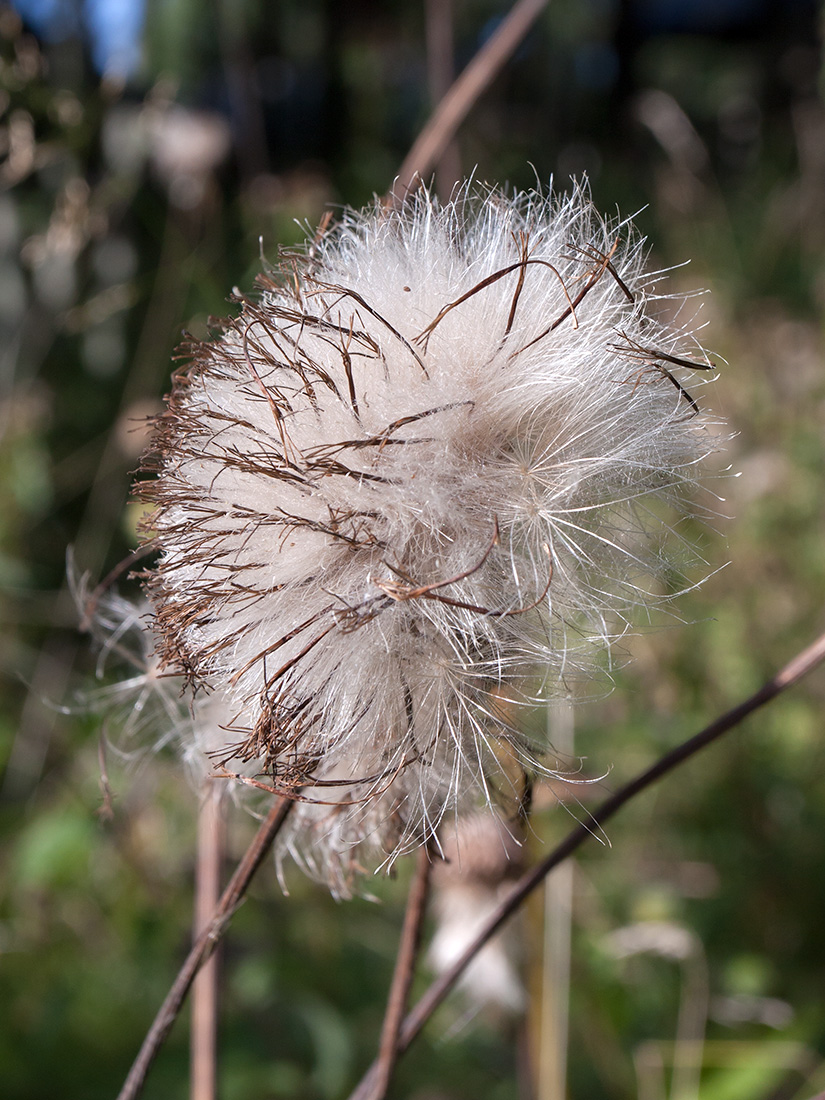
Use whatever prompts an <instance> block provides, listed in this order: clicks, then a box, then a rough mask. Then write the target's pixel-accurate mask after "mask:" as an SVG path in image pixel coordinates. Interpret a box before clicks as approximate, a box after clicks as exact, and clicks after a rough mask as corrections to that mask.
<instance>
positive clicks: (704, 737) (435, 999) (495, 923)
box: [350, 634, 825, 1100]
mask: <svg viewBox="0 0 825 1100" xmlns="http://www.w3.org/2000/svg"><path fill="white" fill-rule="evenodd" d="M823 661H825V634H822V635H820V637H819V638H818V639H817V640H816V641H815V642H813V644H812V645H810V646H808V647H807V648H806V649H804V650H802V652H801V653H798V654H797V655H796V657H794V658H793V659H792V660H791V661H789V662H788V664H786V665H785V666H784V668H782V669H781V670H780V671H779V672H778V673H777V674H776V675H775V676H774V677H772V678H771V679H770V680H768V681H767V683H765V684H763V686H762V687H761V688H760V689H759V690H758V691H757V692H755V693H754V694H753V695H751V696H750V697H749V698H748V699H745V700H744V702H742V703H739V704H738V706H735V707H733V708H732V709H731V710H729V711H727V712H726V713H725V714H723V715H721V716H720V717H719V718H717V719H716V720H715V721H714V722H711V723H710V725H708V726H706V727H705V728H704V729H703V730H701V731H700V732H699V733H697V734H695V735H694V736H693V737H691V738H689V739H688V740H687V741H685V742H683V743H682V744H681V745H678V746H677V747H676V748H675V749H672V750H671V751H670V752H668V753H665V755H664V756H663V757H661V759H659V760H658V761H657V762H656V763H655V764H653V765H652V767H650V768H648V769H647V770H646V771H644V772H642V773H641V774H640V775H637V776H636V778H635V779H632V780H631V781H630V782H629V783H626V784H625V786H624V787H622V788H620V789H619V790H618V791H616V793H615V794H614V795H612V796H611V797H610V798H608V799H607V800H606V801H605V802H603V803H602V805H601V806H600V807H599V808H598V809H597V810H595V811H594V812H593V813H592V814H590V815H588V819H587V820H586V821H584V822H582V823H581V824H580V825H578V826H577V827H576V828H575V829H573V830H572V832H570V833H569V834H568V835H567V837H565V839H564V840H563V841H562V842H561V844H559V845H558V847H556V848H555V849H554V850H553V851H552V852H551V853H550V854H549V855H548V856H547V857H546V858H545V859H543V860H542V861H541V862H540V863H538V864H536V866H535V867H533V868H532V869H531V870H530V871H528V872H526V874H524V875H523V876H522V877H521V878H520V879H519V881H518V882H517V883H516V885H515V886H514V887H513V889H512V891H511V892H510V894H508V895H507V897H506V898H504V900H503V901H502V902H501V904H500V905H499V906H498V908H497V909H496V911H495V912H494V913H492V914H491V915H490V917H489V918H488V920H487V921H486V922H485V924H484V926H483V927H482V929H481V931H480V932H479V933H478V935H477V936H476V938H475V939H474V940H473V942H472V943H471V944H470V945H469V946H468V947H467V949H466V950H465V951H464V952H463V954H462V955H461V956H460V957H459V958H458V959H456V961H455V962H454V963H453V964H452V966H450V968H449V969H448V970H445V971H444V973H443V974H441V975H440V976H439V977H438V978H437V979H436V980H435V981H434V982H433V983H432V985H431V986H430V987H429V989H428V990H427V991H426V993H425V994H424V996H423V997H422V998H421V999H420V1000H419V1002H418V1004H416V1005H415V1007H414V1008H413V1010H412V1011H411V1012H410V1013H409V1015H408V1016H407V1018H406V1019H405V1020H404V1023H403V1025H402V1026H401V1029H400V1031H399V1035H398V1049H397V1055H400V1054H403V1053H404V1052H405V1051H406V1050H407V1048H408V1047H409V1046H410V1044H411V1043H412V1041H413V1040H414V1039H415V1038H416V1036H417V1035H418V1034H419V1033H420V1031H421V1029H422V1028H423V1027H424V1024H425V1023H426V1022H427V1020H429V1018H430V1016H432V1014H433V1013H434V1012H435V1010H436V1009H437V1008H438V1006H439V1005H440V1004H441V1003H442V1001H443V1000H444V999H445V997H446V996H447V994H448V993H449V992H450V990H451V989H452V987H453V986H454V985H455V983H456V982H457V981H458V979H459V977H460V976H461V974H462V973H463V972H464V970H465V969H466V968H467V966H469V964H470V963H471V962H472V960H473V959H474V958H475V956H476V955H477V954H478V952H479V951H480V950H481V948H482V947H483V946H484V945H485V944H486V943H487V941H488V940H489V939H490V938H491V937H492V936H493V935H495V933H496V932H497V931H498V929H499V928H500V927H501V925H502V924H504V922H505V921H506V920H507V919H508V917H510V916H512V914H513V913H514V912H515V911H516V910H517V909H518V908H519V906H520V905H521V903H522V902H523V901H524V899H525V898H526V897H527V895H528V894H530V892H531V891H532V890H534V889H535V888H536V887H537V886H538V885H539V883H540V882H542V881H543V879H544V878H545V877H546V876H547V875H548V874H549V873H550V871H552V870H553V868H554V867H557V866H558V865H559V864H560V863H563V862H564V860H566V859H567V858H568V856H570V855H572V854H573V852H575V851H576V850H577V849H578V848H580V847H581V846H582V844H584V842H585V841H586V840H588V839H589V838H590V837H592V836H594V835H595V834H596V833H597V832H598V831H599V830H600V828H601V827H602V826H603V825H604V824H605V822H606V821H608V820H609V819H610V818H611V817H613V816H614V814H616V813H617V812H618V810H620V809H621V808H622V806H624V805H625V804H626V803H627V802H629V801H630V800H631V799H632V798H634V797H635V796H636V795H637V794H639V793H640V792H641V791H643V790H646V789H647V788H648V787H650V786H652V784H653V783H655V782H656V781H657V780H659V779H661V778H662V777H663V776H665V775H667V774H669V773H670V772H672V771H673V770H674V769H675V768H677V767H678V766H679V765H680V764H683V763H684V762H685V761H686V760H689V759H690V758H691V757H692V756H695V754H696V753H697V752H699V751H700V750H701V749H704V748H705V747H706V746H707V745H710V744H712V743H713V742H714V741H716V740H717V739H718V738H719V737H721V736H722V734H724V733H727V732H728V731H729V730H732V729H733V728H734V727H735V726H738V725H739V723H740V722H742V721H743V720H744V719H745V718H747V717H748V716H749V715H751V714H752V713H753V712H754V711H756V710H758V709H759V708H760V707H763V706H765V704H766V703H769V702H770V701H771V700H772V699H774V698H776V696H777V695H779V694H781V692H783V691H785V690H786V689H787V688H789V687H791V686H792V685H793V684H795V683H797V682H798V681H799V680H801V679H802V677H803V676H806V675H807V674H808V673H809V672H811V671H812V669H814V668H816V666H817V665H819V664H821V663H822V662H823ZM377 1073H378V1062H377V1061H376V1062H374V1063H373V1064H372V1066H370V1068H369V1069H368V1070H367V1073H366V1074H365V1075H364V1078H363V1079H362V1081H361V1083H360V1084H359V1085H358V1086H357V1087H356V1090H355V1092H354V1093H353V1094H352V1096H351V1098H350V1100H355V1098H356V1097H357V1098H359V1100H360V1097H361V1095H362V1092H363V1093H365V1094H366V1095H368V1093H367V1092H366V1090H367V1088H368V1087H369V1083H370V1082H371V1081H373V1080H374V1079H375V1078H376V1076H377Z"/></svg>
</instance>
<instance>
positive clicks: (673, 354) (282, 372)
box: [140, 185, 713, 893]
mask: <svg viewBox="0 0 825 1100" xmlns="http://www.w3.org/2000/svg"><path fill="white" fill-rule="evenodd" d="M643 253H644V248H643V242H642V241H641V240H640V238H639V237H638V236H637V235H636V233H635V231H634V230H633V227H632V225H631V224H630V223H628V222H621V221H616V222H607V221H604V220H602V219H601V218H600V217H599V216H598V215H597V214H596V213H595V211H594V210H593V207H592V205H591V202H590V200H589V196H588V193H587V191H586V188H578V189H576V190H574V192H573V193H572V194H571V195H569V196H568V197H562V198H554V197H545V196H543V195H541V194H539V193H529V194H517V195H515V196H508V195H507V194H505V193H503V192H501V191H497V190H481V189H479V188H476V187H474V186H471V185H467V187H465V189H464V190H463V191H462V192H461V194H460V195H459V197H458V198H457V199H456V200H455V201H454V202H452V203H450V204H448V205H445V206H442V205H440V204H439V203H438V201H437V200H436V199H435V198H434V197H433V196H432V195H430V194H429V193H427V192H426V191H422V192H419V193H418V195H417V196H416V197H414V198H413V199H411V200H410V201H409V202H408V203H407V205H406V206H405V207H404V208H403V209H402V210H389V209H386V208H385V207H383V206H382V205H381V204H378V203H376V205H375V206H374V207H373V208H371V209H368V210H366V211H365V212H362V213H357V212H353V211H348V212H346V213H345V214H344V215H343V217H342V220H341V221H340V223H339V224H338V225H336V226H334V227H332V228H328V227H324V228H322V229H321V230H320V231H319V233H318V234H317V236H316V237H315V238H314V239H312V240H311V241H310V242H309V243H308V245H307V247H306V249H305V251H303V252H302V253H297V254H296V253H283V254H282V257H281V261H280V263H279V265H278V267H277V268H276V269H274V270H270V271H268V272H267V273H266V275H265V276H263V277H261V278H260V280H259V281H260V286H261V291H260V294H259V295H258V296H257V297H256V298H246V297H238V298H237V299H236V300H237V301H238V302H239V304H240V312H239V314H238V316H236V317H235V318H233V319H231V320H229V321H226V322H223V323H222V325H221V327H220V329H219V331H218V333H217V334H216V336H215V338H214V339H212V340H210V341H207V342H201V341H196V340H190V341H189V342H188V343H187V344H185V345H184V346H183V348H182V349H181V355H182V358H183V359H184V363H183V365H182V366H180V367H179V368H178V369H177V370H176V372H175V374H174V386H173V390H172V393H171V395H170V396H169V398H168V404H167V410H166V412H165V413H164V414H163V415H162V416H161V417H160V418H159V420H158V423H157V433H156V439H155V443H154V446H153V449H152V452H151V454H150V456H149V457H148V458H147V460H146V462H145V469H146V470H147V471H152V472H154V473H156V476H155V477H154V478H153V479H151V480H146V481H144V482H143V484H142V485H141V487H140V490H141V493H142V495H143V497H144V499H146V500H148V501H150V502H152V503H153V504H155V505H156V507H155V508H154V510H153V512H152V513H151V516H150V519H149V521H148V525H149V528H150V529H149V530H148V531H147V534H148V535H149V537H150V538H151V539H152V540H154V541H156V543H157V546H158V549H159V559H158V563H157V565H156V566H155V567H154V568H153V569H152V570H150V571H149V572H148V574H146V588H147V591H148V594H149V596H150V598H151V601H152V604H153V607H154V623H153V626H154V629H155V631H156V632H157V634H158V636H159V637H160V638H161V643H160V657H161V661H162V664H163V666H164V667H166V668H167V669H168V670H170V671H173V672H178V673H181V674H183V675H184V676H185V677H187V679H188V681H189V682H190V683H191V685H192V686H193V687H195V688H196V689H202V690H203V691H204V692H206V693H214V692H218V693H220V694H222V695H223V696H225V697H226V699H227V700H228V703H229V710H230V711H231V713H232V715H233V717H232V720H231V721H230V722H229V723H227V727H226V730H225V748H224V749H223V750H222V751H221V752H220V753H219V754H216V756H215V757H214V759H215V763H216V764H217V765H218V766H220V767H221V768H223V769H224V772H225V774H235V773H236V772H237V771H238V770H239V769H240V768H241V766H242V765H243V764H247V765H248V763H249V762H250V761H255V762H256V763H255V767H256V769H257V773H258V775H259V777H260V779H259V781H261V782H264V781H265V785H266V786H267V787H271V788H272V789H274V790H276V791H278V792H280V793H284V794H287V795H288V796H289V797H293V798H295V799H296V800H297V801H298V806H297V807H296V811H295V812H294V813H293V814H292V815H291V819H290V828H289V830H288V831H287V836H286V839H285V840H284V841H283V842H282V846H283V847H282V850H285V851H291V853H292V854H293V855H294V856H295V857H296V858H297V859H298V860H299V861H300V862H302V863H303V864H304V865H305V867H307V868H308V869H309V870H310V872H312V873H313V874H315V875H317V876H318V877H320V878H322V879H323V880H325V881H328V882H330V883H331V884H332V885H333V888H334V889H335V890H337V891H338V892H340V893H346V892H347V891H348V890H349V888H350V887H349V884H350V881H351V875H352V873H353V872H354V871H356V870H359V869H360V868H361V864H362V862H370V861H372V862H374V861H375V857H376V855H377V856H378V858H379V859H381V858H386V857H391V856H392V855H393V854H395V853H396V852H398V851H401V850H403V849H404V848H406V847H409V846H410V845H412V844H416V843H420V842H421V841H423V840H426V839H430V838H432V837H433V836H434V834H435V832H436V830H437V828H438V826H439V823H440V822H441V820H442V818H443V816H444V814H445V813H446V812H448V811H451V812H452V811H454V810H458V811H461V810H462V809H463V808H466V807H468V806H469V805H470V804H473V803H474V802H476V801H478V799H479V792H481V797H482V798H483V799H486V800H487V801H491V800H495V799H496V798H498V797H499V796H501V795H502V793H504V794H506V793H507V788H508V787H510V788H514V787H517V786H518V784H517V783H516V782H515V781H514V780H513V778H512V774H513V770H512V767H510V766H509V764H508V761H510V762H512V760H513V759H514V758H517V759H519V760H521V761H522V762H525V763H526V762H528V761H529V760H530V759H531V752H530V750H529V748H528V747H527V746H525V745H523V744H522V743H521V742H520V740H519V737H518V735H517V733H516V731H515V730H514V729H512V728H511V724H510V722H509V721H508V715H509V714H511V713H512V710H513V703H514V702H518V701H521V700H526V699H533V698H534V697H535V695H536V693H537V690H538V691H544V690H545V688H547V687H548V685H549V686H552V685H554V684H557V683H561V682H563V681H564V680H565V679H566V678H567V677H569V676H570V675H572V674H573V673H574V672H576V671H577V670H579V669H581V668H583V667H586V663H587V662H586V659H585V656H584V650H583V645H584V642H585V641H586V640H587V639H590V640H591V641H592V640H594V639H595V640H597V641H600V642H601V643H603V644H606V643H607V642H608V641H609V639H610V637H611V635H612V634H614V633H615V632H616V630H617V622H621V621H623V617H624V616H625V615H626V614H629V613H630V611H631V609H632V608H633V607H635V606H637V605H639V604H646V603H649V602H650V601H651V599H652V598H653V597H652V596H651V595H650V594H649V593H648V592H647V591H646V588H645V577H646V576H649V575H650V574H651V572H655V569H656V567H657V565H661V564H662V561H661V557H660V552H659V548H658V542H659V541H660V538H659V536H660V535H661V534H662V525H661V521H660V520H657V519H655V518H653V516H652V513H651V512H649V509H648V507H647V505H648V504H649V501H650V498H651V497H654V496H655V497H662V496H664V497H666V498H670V499H671V500H673V499H676V500H677V501H678V500H680V499H682V498H683V497H684V492H683V490H685V489H686V488H689V487H690V486H691V485H692V483H693V481H694V474H695V469H696V466H697V464H698V463H699V462H700V461H701V459H702V458H703V457H704V456H705V455H706V454H707V453H708V452H709V451H710V450H712V449H713V441H712V435H711V433H709V432H708V430H707V423H706V421H705V419H704V417H703V415H702V413H701V411H700V409H699V406H698V404H697V402H696V400H695V398H694V397H693V395H692V394H691V393H690V392H689V389H688V386H689V385H692V383H691V381H690V379H691V378H693V377H698V376H695V375H694V372H696V371H708V370H711V369H712V366H713V364H712V363H711V362H710V361H709V360H708V358H707V356H706V355H705V354H704V353H703V352H702V350H701V348H700V347H699V346H698V344H697V342H696V340H695V338H694V337H693V336H692V335H691V331H690V328H689V323H685V324H683V325H681V326H680V327H674V326H673V325H672V324H671V325H668V324H665V323H662V322H660V321H659V320H657V318H656V316H655V314H653V313H652V312H651V303H655V302H656V300H657V295H656V294H655V292H654V283H655V280H654V278H653V277H652V276H647V275H645V274H644V271H643V261H644V254H643ZM670 312H671V315H672V313H673V310H672V308H671V310H670ZM677 318H678V311H677ZM645 547H647V549H645ZM537 670H538V671H537ZM537 677H538V681H537ZM537 682H538V689H537ZM502 700H503V701H504V705H502ZM510 793H512V792H510Z"/></svg>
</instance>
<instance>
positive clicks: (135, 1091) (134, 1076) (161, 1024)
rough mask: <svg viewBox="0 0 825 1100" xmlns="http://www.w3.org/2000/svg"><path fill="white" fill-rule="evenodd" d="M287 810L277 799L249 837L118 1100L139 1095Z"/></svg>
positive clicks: (288, 805) (132, 1099)
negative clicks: (246, 845) (249, 842)
mask: <svg viewBox="0 0 825 1100" xmlns="http://www.w3.org/2000/svg"><path fill="white" fill-rule="evenodd" d="M291 808H292V803H291V802H290V801H289V800H288V799H281V800H280V801H279V802H276V803H275V804H274V805H273V806H272V809H271V810H270V811H269V813H268V814H267V816H266V818H265V819H264V821H263V823H262V824H261V826H260V828H259V829H258V831H257V833H256V834H255V836H254V837H253V839H252V843H251V844H250V845H249V847H248V848H247V850H246V852H245V853H244V855H243V858H242V859H241V861H240V863H239V864H238V866H237V868H236V870H235V873H234V874H233V876H232V878H231V879H230V880H229V885H228V886H227V887H226V889H225V890H224V892H223V894H222V895H221V900H220V902H219V904H218V907H217V909H216V910H215V912H214V914H213V915H212V919H211V920H210V921H209V923H208V925H207V926H206V927H205V928H204V930H203V932H201V934H200V936H198V939H197V941H196V942H195V944H194V945H193V947H192V950H191V951H190V952H189V954H188V955H187V956H186V960H185V962H184V964H183V966H182V967H181V968H180V970H179V971H178V976H177V977H176V978H175V981H174V982H173V983H172V987H171V989H170V990H169V992H168V993H167V995H166V999H165V1000H164V1002H163V1004H162V1005H161V1007H160V1010H159V1011H158V1014H157V1016H156V1017H155V1019H154V1021H153V1023H152V1026H151V1027H150V1028H149V1031H148V1032H147V1033H146V1038H145V1039H144V1040H143V1045H142V1046H141V1048H140V1051H139V1052H138V1056H137V1058H136V1059H135V1061H134V1063H133V1065H132V1068H131V1070H130V1071H129V1075H128V1077H127V1078H126V1081H125V1082H124V1084H123V1088H122V1089H121V1090H120V1093H119V1094H118V1100H135V1097H137V1096H139V1095H140V1093H141V1091H142V1089H143V1085H144V1083H145V1081H146V1075H147V1073H148V1072H149V1068H150V1067H151V1065H152V1062H153V1061H154V1060H155V1057H156V1056H157V1053H158V1051H159V1050H160V1048H161V1046H162V1045H163V1043H164V1041H165V1039H166V1036H167V1035H168V1034H169V1031H170V1030H171V1027H172V1024H173V1023H174V1022H175V1020H176V1018H177V1015H178V1013H179V1012H180V1009H181V1006H182V1004H183V1002H184V1000H185V999H186V994H187V993H188V992H189V987H190V986H191V985H192V982H193V981H194V979H195V975H196V974H197V973H198V971H199V970H200V968H201V967H202V966H203V964H204V963H205V962H206V960H207V959H208V958H209V957H210V955H211V954H212V952H213V951H214V950H215V948H216V947H217V945H218V943H219V942H220V940H221V938H222V937H223V934H224V932H225V931H226V928H227V925H228V924H229V921H230V919H231V917H232V914H233V913H234V912H235V910H236V909H237V907H238V905H239V903H240V901H241V899H242V898H243V896H244V894H245V893H246V890H247V887H248V886H249V883H250V882H251V881H252V878H253V876H254V874H255V872H256V871H257V870H258V868H259V867H260V865H261V863H262V862H263V860H264V857H265V856H266V854H267V852H268V851H269V850H270V848H271V847H272V843H273V841H274V840H275V837H276V836H277V835H278V831H279V830H280V828H281V826H282V825H283V823H284V821H285V819H286V816H287V814H288V813H289V811H290V809H291Z"/></svg>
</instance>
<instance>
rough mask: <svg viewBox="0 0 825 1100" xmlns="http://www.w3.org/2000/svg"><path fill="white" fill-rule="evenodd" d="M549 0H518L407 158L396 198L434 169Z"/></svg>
mask: <svg viewBox="0 0 825 1100" xmlns="http://www.w3.org/2000/svg"><path fill="white" fill-rule="evenodd" d="M547 2H548V0H518V3H516V4H514V5H513V7H512V9H511V10H510V13H509V15H508V16H507V17H506V18H505V19H503V20H502V21H501V23H500V24H499V27H498V30H497V31H496V33H495V34H494V35H492V37H491V38H489V39H488V41H487V42H486V43H485V44H484V45H483V46H482V47H481V49H480V50H479V51H478V53H477V54H476V55H475V57H474V58H473V60H472V61H471V62H470V63H469V65H468V66H467V67H466V68H465V69H464V71H463V72H462V73H461V75H460V76H459V77H458V78H457V79H456V80H455V81H454V82H453V84H452V86H451V87H450V89H449V91H448V92H447V93H446V95H445V96H444V98H443V99H442V100H441V102H440V103H439V104H438V106H437V107H436V109H435V110H434V111H433V113H432V115H431V116H430V118H429V120H428V121H427V123H426V124H425V126H424V128H423V129H422V131H421V133H420V134H419V135H418V137H417V138H416V140H415V141H414V142H413V146H412V148H411V149H410V151H409V153H408V154H407V156H406V158H405V159H404V163H403V164H402V165H401V168H400V169H399V172H398V178H397V179H396V182H395V186H394V187H393V190H392V199H393V201H395V202H403V201H404V199H405V197H406V196H407V194H408V193H409V191H410V190H411V189H413V188H414V186H415V181H416V179H419V180H420V179H421V178H422V177H424V176H426V175H427V174H428V173H429V172H431V171H432V168H433V165H434V164H435V163H436V161H438V160H439V159H440V158H441V156H442V155H443V154H444V151H445V150H446V148H447V146H448V145H449V144H450V142H451V141H452V139H453V137H454V136H455V133H456V131H457V130H458V128H459V126H460V125H461V123H462V122H463V121H464V119H465V118H466V117H467V115H468V114H469V113H470V110H471V109H472V107H473V105H474V104H475V102H476V100H477V99H478V97H479V96H480V95H481V93H482V92H483V91H484V90H485V88H487V87H489V85H490V84H491V83H492V82H493V80H494V79H495V77H496V76H497V75H498V73H499V72H500V71H501V69H502V68H503V67H504V65H505V64H506V62H507V61H508V60H509V58H510V57H512V55H513V53H514V52H515V50H516V48H517V47H518V45H519V43H520V42H521V41H522V39H523V38H524V36H525V35H526V34H527V32H528V31H529V29H530V27H531V26H532V25H533V23H535V21H536V19H537V18H538V17H539V15H540V14H541V12H542V11H543V9H544V8H545V7H546V6H547Z"/></svg>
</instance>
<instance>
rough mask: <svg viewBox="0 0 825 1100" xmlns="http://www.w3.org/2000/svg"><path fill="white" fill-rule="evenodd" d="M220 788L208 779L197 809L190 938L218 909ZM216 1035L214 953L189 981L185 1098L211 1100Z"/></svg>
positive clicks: (195, 936) (221, 855)
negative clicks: (193, 900)
mask: <svg viewBox="0 0 825 1100" xmlns="http://www.w3.org/2000/svg"><path fill="white" fill-rule="evenodd" d="M221 793H222V788H221V787H220V786H219V785H218V784H217V783H210V784H208V785H207V788H206V790H205V791H204V792H203V796H202V798H201V804H200V808H199V812H198V854H197V863H196V874H195V920H194V938H195V940H197V937H198V936H199V935H200V934H201V932H203V931H204V929H206V928H208V927H209V924H210V921H211V920H212V915H213V913H214V912H215V911H216V909H217V908H218V904H219V901H220V890H221V862H222V857H223V813H222V810H221V801H222V800H221ZM217 1040H218V954H217V952H215V953H214V954H213V955H212V957H211V958H210V959H208V960H207V961H206V962H205V963H204V964H203V966H202V967H201V970H200V973H199V974H198V975H197V977H196V978H195V981H194V983H193V985H192V1023H191V1025H190V1040H189V1050H190V1060H191V1061H190V1069H191V1073H190V1083H189V1095H190V1098H191V1100H215V1095H216V1082H217V1064H218V1059H217Z"/></svg>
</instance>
